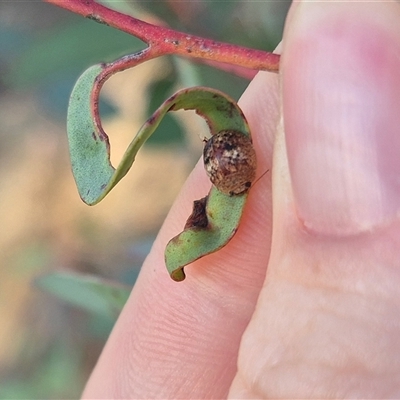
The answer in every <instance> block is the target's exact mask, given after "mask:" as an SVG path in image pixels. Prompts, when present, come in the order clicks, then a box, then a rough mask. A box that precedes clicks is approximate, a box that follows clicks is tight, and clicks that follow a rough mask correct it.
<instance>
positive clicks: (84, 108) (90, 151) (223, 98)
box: [67, 65, 250, 281]
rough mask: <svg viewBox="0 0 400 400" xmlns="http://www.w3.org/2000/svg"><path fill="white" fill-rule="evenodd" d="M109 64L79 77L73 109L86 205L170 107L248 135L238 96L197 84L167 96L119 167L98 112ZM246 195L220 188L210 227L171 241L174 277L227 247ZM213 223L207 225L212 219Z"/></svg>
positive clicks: (76, 167) (208, 210)
mask: <svg viewBox="0 0 400 400" xmlns="http://www.w3.org/2000/svg"><path fill="white" fill-rule="evenodd" d="M105 68H107V66H105V65H103V66H102V65H95V66H93V67H91V68H89V69H88V70H86V71H85V73H84V74H83V75H82V76H81V77H80V78H79V80H78V81H77V83H76V85H75V87H74V89H73V92H72V94H71V99H70V104H69V108H68V121H67V131H68V141H69V146H70V155H71V162H72V170H73V173H74V177H75V180H76V183H77V186H78V190H79V194H80V196H81V198H82V200H83V201H84V202H86V203H87V204H90V205H92V204H96V203H98V202H99V201H100V200H102V199H103V198H104V197H105V196H106V195H107V193H109V192H110V190H111V189H112V188H113V187H114V186H115V185H116V184H117V183H118V182H119V181H120V180H121V179H122V178H123V177H124V176H125V175H126V173H127V172H128V171H129V169H130V168H131V166H132V164H133V162H134V160H135V157H136V154H137V152H138V151H139V149H140V148H141V146H142V145H143V144H144V143H145V142H146V140H147V139H148V138H149V137H150V136H151V135H152V133H153V132H154V131H155V130H156V128H157V127H158V126H159V124H160V122H161V120H162V119H163V118H164V117H165V115H166V114H167V113H168V112H169V111H177V110H195V111H196V112H197V114H199V115H200V116H202V117H203V118H204V119H205V120H206V122H207V124H208V126H209V128H210V131H211V134H213V135H214V134H216V133H219V132H221V131H226V130H233V131H236V132H239V134H243V135H246V136H250V131H249V128H248V125H247V122H246V120H245V118H244V116H243V113H242V111H241V110H240V108H239V107H238V105H237V104H236V102H235V101H234V100H232V99H231V98H229V97H228V96H227V95H225V94H223V93H222V92H219V91H217V90H215V89H210V88H205V87H194V88H189V89H184V90H180V91H179V92H177V93H175V94H174V95H172V96H171V97H170V98H168V99H167V100H166V101H165V102H164V103H163V104H162V105H161V106H160V107H159V108H158V109H157V110H156V111H155V112H154V113H153V115H152V116H151V117H150V118H149V119H148V120H147V121H146V122H145V123H144V125H143V126H142V128H141V129H140V130H139V132H138V133H137V134H136V136H135V137H134V139H133V140H132V142H131V143H130V145H129V147H128V149H127V150H126V152H125V154H124V155H123V157H122V160H121V162H120V164H119V165H118V167H117V168H116V169H115V168H114V167H113V166H112V165H111V162H110V145H109V140H108V136H107V135H106V133H105V132H104V131H103V130H102V128H101V126H98V125H97V122H96V119H95V116H94V112H95V111H94V110H95V107H94V106H95V104H96V102H97V100H98V99H97V98H96V97H97V96H98V91H99V90H98V89H99V87H98V85H99V82H101V81H102V80H103V78H102V77H100V75H101V74H102V71H103V70H104V69H105ZM246 199H247V193H242V194H240V195H233V196H231V195H228V194H224V193H222V192H220V191H219V190H217V189H216V188H215V187H213V189H212V190H211V191H210V194H209V196H208V197H207V200H206V201H203V202H201V201H200V202H197V203H195V207H196V205H197V206H198V205H199V204H200V207H199V208H198V210H200V214H201V217H202V218H203V219H204V221H206V223H205V224H204V225H205V226H200V225H201V224H198V223H197V222H195V223H194V224H191V223H189V221H190V220H191V218H193V216H191V217H190V218H189V220H188V223H187V226H186V229H185V230H184V232H182V234H180V235H178V236H177V237H176V238H174V239H172V240H171V242H170V243H169V244H168V246H167V249H166V264H167V268H168V271H169V272H170V275H171V277H172V279H174V280H176V281H180V280H183V279H184V278H185V274H184V272H183V267H184V266H185V265H187V264H189V263H191V262H192V261H194V260H196V259H198V258H200V257H202V256H204V255H206V254H209V253H212V252H214V251H216V250H218V249H220V248H221V247H223V246H224V245H225V244H226V243H227V242H228V241H229V240H230V238H231V237H232V236H233V235H234V233H235V232H236V230H237V227H238V224H239V221H240V218H241V215H242V211H243V207H244V205H245V202H246ZM207 221H208V223H207Z"/></svg>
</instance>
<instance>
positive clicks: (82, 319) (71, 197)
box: [0, 0, 290, 399]
mask: <svg viewBox="0 0 400 400" xmlns="http://www.w3.org/2000/svg"><path fill="white" fill-rule="evenodd" d="M102 3H104V4H105V5H107V6H109V7H111V8H115V9H118V10H119V11H122V12H125V13H129V14H131V15H134V16H135V17H138V18H141V19H144V20H146V21H148V22H152V23H154V24H163V25H169V26H170V27H172V28H174V29H177V30H181V31H185V32H189V33H193V34H197V35H201V36H205V37H209V38H213V39H216V40H220V41H228V42H231V43H236V44H240V45H245V46H249V47H254V48H258V49H263V50H268V51H271V50H273V49H274V47H275V46H276V45H277V44H278V43H279V41H280V38H281V35H282V29H283V22H284V19H285V16H286V13H287V10H288V8H289V5H290V2H289V1H285V0H281V1H273V2H269V1H201V0H198V1H196V0H194V1H190V2H183V1H174V0H172V1H171V0H170V1H167V0H166V1H161V0H157V1H151V0H150V1H145V2H142V1H137V2H136V1H132V0H130V1H118V2H113V1H102ZM143 47H144V45H143V43H142V42H140V41H138V40H137V39H135V38H133V37H131V36H129V35H127V34H124V33H122V32H119V31H117V30H114V29H111V28H109V27H106V26H104V25H100V24H97V23H95V22H94V21H90V20H86V19H84V18H82V17H81V16H77V15H73V14H72V13H70V12H68V11H65V10H62V9H60V8H58V7H56V6H53V5H49V4H47V3H41V2H37V1H26V2H17V1H15V2H14V1H0V137H1V146H0V226H1V232H0V274H1V275H0V399H35V398H40V399H53V398H58V399H62V398H64V399H72V398H78V397H79V395H80V393H81V391H82V388H83V385H84V383H85V381H86V380H87V378H88V376H89V374H90V371H91V370H92V368H93V366H94V365H95V362H96V360H97V358H98V356H99V354H100V352H101V349H102V347H103V345H104V343H105V340H106V339H107V336H108V334H109V332H110V330H111V329H112V326H113V323H114V322H115V320H116V318H117V316H118V313H119V310H120V309H121V307H122V306H123V304H124V301H125V300H126V298H127V296H128V294H129V291H130V289H131V287H132V286H133V284H134V282H135V279H136V276H137V274H138V271H139V269H140V266H141V264H142V262H143V259H144V258H145V256H146V254H147V253H148V251H149V249H150V247H151V244H152V242H153V240H154V237H155V235H156V233H157V231H158V229H159V228H160V226H161V224H162V221H163V219H164V217H165V216H166V213H167V212H168V209H169V207H170V206H171V204H172V202H173V200H174V198H175V196H176V195H177V193H178V191H179V189H180V187H181V185H182V184H183V182H184V180H185V178H186V176H187V175H188V174H189V172H190V170H191V169H192V167H193V166H194V164H195V163H196V161H197V159H198V158H199V156H200V154H201V148H202V141H201V139H202V138H203V137H204V136H205V134H206V131H207V130H206V127H205V126H204V124H203V121H201V120H200V118H198V117H196V116H195V115H194V114H192V113H190V112H183V113H181V112H178V113H173V114H174V115H169V116H168V117H167V118H166V119H165V120H164V121H163V123H162V125H161V126H160V128H159V129H158V131H157V132H156V133H155V134H154V135H153V137H152V138H151V139H150V140H149V142H148V143H147V144H146V145H145V147H144V148H143V149H142V150H141V151H140V152H139V155H138V157H137V160H136V161H135V165H134V166H133V168H132V171H131V172H129V174H128V175H127V177H126V178H124V179H123V181H122V182H120V183H119V185H118V186H117V187H116V188H115V189H114V190H113V191H112V192H111V193H110V195H109V196H107V197H106V199H105V200H103V201H102V202H101V203H100V204H99V205H96V206H94V207H88V206H86V205H85V204H83V203H82V201H81V200H80V198H79V196H78V193H77V190H76V187H75V183H74V180H73V177H72V174H71V172H70V164H69V156H68V147H67V139H66V131H65V125H66V111H67V104H68V98H69V94H70V92H71V90H72V87H73V84H74V82H75V80H76V79H77V78H78V76H79V75H80V74H81V73H82V72H83V71H84V70H85V69H86V68H87V67H89V66H90V65H92V64H96V63H99V62H103V61H112V60H113V59H115V58H118V57H120V56H122V55H124V54H128V53H132V52H134V51H137V50H139V49H141V48H143ZM241 75H242V76H237V75H233V74H229V73H226V72H224V71H221V70H219V69H215V68H212V67H210V66H207V65H204V64H199V63H192V62H190V61H189V60H186V59H179V58H176V57H172V56H171V57H164V58H161V59H157V60H154V61H151V62H148V63H145V64H142V65H140V66H138V67H136V68H134V69H132V70H129V71H126V72H123V73H120V74H117V75H115V76H114V77H113V78H111V79H110V80H109V81H108V82H107V83H106V85H105V86H104V89H103V91H102V99H101V100H102V104H101V115H102V121H103V123H104V128H105V130H106V132H107V133H108V134H109V136H110V141H111V149H112V155H111V158H112V161H113V163H114V165H116V164H117V162H118V160H119V159H120V157H121V155H122V154H123V152H124V151H125V149H126V147H127V145H128V143H129V142H130V140H131V139H132V137H133V136H134V134H135V133H136V132H137V130H138V129H139V128H140V126H141V125H142V123H143V122H144V121H145V119H146V118H147V117H148V116H149V115H150V114H151V113H152V112H153V111H154V110H155V109H156V108H157V107H158V106H159V105H160V104H161V103H162V101H164V100H165V99H166V98H167V97H168V96H170V95H171V94H172V93H174V92H175V91H176V90H178V89H180V88H182V87H187V86H195V85H205V86H211V87H214V88H217V89H220V90H222V91H224V92H225V93H228V94H229V95H231V96H232V97H233V98H235V99H238V98H239V97H240V94H241V93H242V92H243V90H244V89H245V88H246V86H247V84H248V82H249V79H250V78H251V74H248V75H245V76H243V74H241ZM175 114H176V115H175ZM81 274H83V275H81Z"/></svg>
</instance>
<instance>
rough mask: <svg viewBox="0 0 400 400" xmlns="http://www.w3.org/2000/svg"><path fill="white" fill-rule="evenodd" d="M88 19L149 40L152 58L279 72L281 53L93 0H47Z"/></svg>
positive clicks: (143, 39) (145, 40)
mask: <svg viewBox="0 0 400 400" xmlns="http://www.w3.org/2000/svg"><path fill="white" fill-rule="evenodd" d="M43 1H45V2H47V3H51V4H55V5H57V6H59V7H62V8H65V9H67V10H69V11H72V12H74V13H76V14H80V15H82V16H84V17H85V18H89V19H93V20H94V21H96V22H99V23H102V24H106V25H109V26H111V27H113V28H116V29H119V30H121V31H124V32H126V33H129V34H131V35H133V36H135V37H137V38H138V39H140V40H142V41H143V42H145V43H147V45H148V46H149V50H150V53H151V57H150V58H154V57H158V56H161V55H166V54H176V55H182V56H188V57H195V58H202V59H206V60H212V61H218V62H223V63H228V64H232V65H237V66H241V67H245V68H250V69H255V70H264V71H271V72H277V71H278V69H279V58H280V56H279V55H278V54H273V53H269V52H265V51H261V50H256V49H250V48H246V47H241V46H237V45H233V44H229V43H222V42H216V41H214V40H210V39H205V38H202V37H199V36H194V35H189V34H187V33H183V32H178V31H175V30H173V29H169V28H165V27H161V26H155V25H151V24H149V23H147V22H144V21H141V20H139V19H136V18H134V17H131V16H129V15H125V14H122V13H119V12H117V11H114V10H111V9H109V8H107V7H105V6H103V5H101V4H98V3H96V2H95V1H93V0H43Z"/></svg>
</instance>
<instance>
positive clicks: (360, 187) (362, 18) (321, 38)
mask: <svg viewBox="0 0 400 400" xmlns="http://www.w3.org/2000/svg"><path fill="white" fill-rule="evenodd" d="M281 72H282V95H283V98H282V100H283V105H282V107H283V117H284V128H285V137H286V145H287V151H288V160H289V170H290V176H291V181H292V189H293V195H294V199H295V205H296V211H297V215H298V217H299V218H300V220H301V221H302V222H303V224H304V225H305V227H306V228H308V229H309V230H311V231H315V232H320V233H324V234H339V235H342V234H354V233H358V232H361V231H365V230H370V229H373V228H374V227H375V226H377V225H380V224H382V223H386V222H388V221H390V220H392V219H393V218H395V217H396V216H397V215H398V214H399V210H400V6H399V4H398V3H396V2H362V3H357V2H331V3H330V2H303V3H300V4H299V5H298V6H297V7H296V9H295V10H294V12H293V14H292V15H291V18H290V25H289V26H288V27H287V28H286V30H285V34H284V43H283V55H282V60H281Z"/></svg>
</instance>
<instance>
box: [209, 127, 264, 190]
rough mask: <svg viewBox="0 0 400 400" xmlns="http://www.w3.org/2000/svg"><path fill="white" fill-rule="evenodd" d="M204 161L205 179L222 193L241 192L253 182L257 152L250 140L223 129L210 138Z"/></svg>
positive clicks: (241, 134)
mask: <svg viewBox="0 0 400 400" xmlns="http://www.w3.org/2000/svg"><path fill="white" fill-rule="evenodd" d="M203 158H204V167H205V169H206V172H207V175H208V177H209V178H210V180H211V182H212V183H213V184H214V185H215V186H216V188H217V189H218V190H220V191H221V192H222V193H225V194H229V195H231V196H232V195H236V194H240V193H243V192H245V191H247V190H248V189H249V188H250V186H251V183H252V182H253V181H254V178H255V175H256V164H257V163H256V153H255V151H254V148H253V144H252V142H251V139H250V137H249V136H246V135H244V134H243V133H241V132H237V131H232V130H226V131H221V132H219V133H216V134H215V135H213V136H211V138H210V139H209V140H207V142H206V145H205V146H204V151H203Z"/></svg>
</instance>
